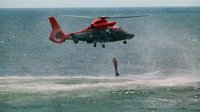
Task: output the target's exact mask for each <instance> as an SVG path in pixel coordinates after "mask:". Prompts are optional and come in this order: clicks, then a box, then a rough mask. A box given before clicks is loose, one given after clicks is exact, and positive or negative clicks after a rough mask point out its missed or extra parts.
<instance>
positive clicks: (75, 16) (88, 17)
mask: <svg viewBox="0 0 200 112" xmlns="http://www.w3.org/2000/svg"><path fill="white" fill-rule="evenodd" d="M62 16H66V17H74V18H86V19H95V17H90V16H78V15H62Z"/></svg>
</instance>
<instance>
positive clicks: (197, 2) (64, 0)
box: [0, 0, 200, 8]
mask: <svg viewBox="0 0 200 112" xmlns="http://www.w3.org/2000/svg"><path fill="white" fill-rule="evenodd" d="M153 6H157V7H160V6H170V7H171V6H200V0H0V8H46V7H153Z"/></svg>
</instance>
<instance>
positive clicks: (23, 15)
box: [0, 7, 200, 112]
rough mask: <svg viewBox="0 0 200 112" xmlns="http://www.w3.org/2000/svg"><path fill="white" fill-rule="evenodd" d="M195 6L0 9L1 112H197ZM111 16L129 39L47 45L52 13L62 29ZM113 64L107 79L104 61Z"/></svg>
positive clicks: (198, 21) (199, 30) (198, 18)
mask: <svg viewBox="0 0 200 112" xmlns="http://www.w3.org/2000/svg"><path fill="white" fill-rule="evenodd" d="M199 12H200V8H198V7H190V8H97V9H96V8H83V9H80V8H66V9H65V8H63V9H0V76H1V77H0V111H1V112H12V111H13V112H18V111H19V112H22V111H24V112H27V111H33V112H35V111H37V112H49V111H52V112H55V111H59V112H64V111H67V112H77V111H78V112H94V111H95V112H102V111H103V112H107V111H113V112H123V111H126V112H129V111H130V112H132V111H136V112H137V111H138V112H141V111H151V112H153V111H154V112H155V111H159V112H160V111H163V112H169V111H170V112H178V111H179V112H183V111H186V112H188V111H190V112H198V111H200V108H199V104H200V82H199V81H200V77H199V74H200V70H199V68H200V13H199ZM143 14H148V15H150V16H148V17H141V18H132V19H116V20H115V21H116V22H117V24H118V25H119V26H121V27H122V28H123V29H124V30H126V31H128V32H130V33H134V34H135V38H133V39H131V40H128V41H127V42H128V43H127V44H126V45H124V44H123V43H122V42H114V43H106V44H105V45H106V48H102V47H101V45H100V44H98V45H97V47H96V48H94V47H93V44H87V43H85V42H79V44H76V45H75V44H74V43H73V41H70V40H69V41H66V42H65V43H63V44H62V45H57V44H54V43H52V42H50V41H49V40H48V36H49V33H50V31H51V26H50V25H49V21H48V16H55V17H56V19H57V20H58V21H59V23H60V25H61V27H62V29H63V30H64V31H65V32H74V31H79V30H81V29H82V28H83V27H85V26H88V25H89V24H90V23H91V22H92V19H81V18H70V17H66V16H64V15H81V16H94V17H98V16H102V15H105V16H128V15H143ZM114 56H115V57H116V58H117V60H118V64H119V73H120V77H118V78H115V77H114V69H113V66H112V58H113V57H114Z"/></svg>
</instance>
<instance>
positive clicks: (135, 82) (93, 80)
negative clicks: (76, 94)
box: [0, 75, 200, 91]
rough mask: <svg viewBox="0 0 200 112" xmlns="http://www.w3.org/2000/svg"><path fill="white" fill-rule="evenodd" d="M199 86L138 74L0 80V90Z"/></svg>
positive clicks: (198, 83)
mask: <svg viewBox="0 0 200 112" xmlns="http://www.w3.org/2000/svg"><path fill="white" fill-rule="evenodd" d="M175 86H193V87H197V88H199V87H200V80H199V78H198V77H189V76H183V75H181V76H179V75H177V76H173V77H163V76H156V75H137V76H125V77H105V76H99V77H90V76H75V77H55V76H54V77H0V88H1V90H17V91H75V90H83V89H105V90H110V89H125V88H126V89H138V88H155V87H175Z"/></svg>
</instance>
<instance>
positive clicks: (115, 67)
mask: <svg viewBox="0 0 200 112" xmlns="http://www.w3.org/2000/svg"><path fill="white" fill-rule="evenodd" d="M112 61H113V65H114V69H115V76H119V73H118V69H117V59H116V58H115V57H114V58H113V60H112Z"/></svg>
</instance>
